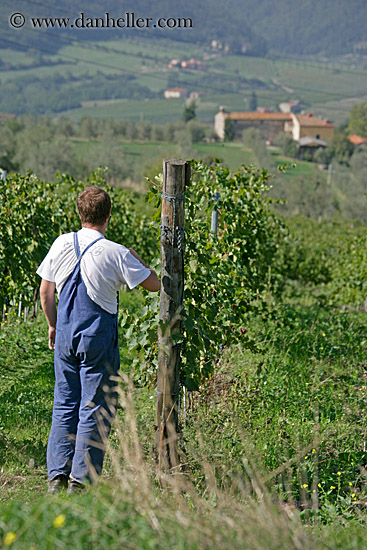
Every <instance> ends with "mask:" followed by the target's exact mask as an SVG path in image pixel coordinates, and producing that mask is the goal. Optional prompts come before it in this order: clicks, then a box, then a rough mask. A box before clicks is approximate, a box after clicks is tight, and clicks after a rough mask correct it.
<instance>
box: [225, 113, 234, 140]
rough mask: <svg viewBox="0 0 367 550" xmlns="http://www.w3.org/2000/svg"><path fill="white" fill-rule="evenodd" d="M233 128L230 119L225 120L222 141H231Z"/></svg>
mask: <svg viewBox="0 0 367 550" xmlns="http://www.w3.org/2000/svg"><path fill="white" fill-rule="evenodd" d="M233 138H234V128H233V122H232V120H231V119H230V118H226V120H225V122H224V141H233Z"/></svg>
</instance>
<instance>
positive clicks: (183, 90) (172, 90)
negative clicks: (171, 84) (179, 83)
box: [165, 88, 187, 92]
mask: <svg viewBox="0 0 367 550" xmlns="http://www.w3.org/2000/svg"><path fill="white" fill-rule="evenodd" d="M165 91H166V92H187V90H186V89H185V88H167V90H165Z"/></svg>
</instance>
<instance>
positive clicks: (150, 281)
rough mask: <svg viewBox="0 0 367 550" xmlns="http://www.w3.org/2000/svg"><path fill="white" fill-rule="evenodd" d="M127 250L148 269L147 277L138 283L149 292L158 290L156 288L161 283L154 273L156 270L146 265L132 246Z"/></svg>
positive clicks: (159, 286) (158, 287)
mask: <svg viewBox="0 0 367 550" xmlns="http://www.w3.org/2000/svg"><path fill="white" fill-rule="evenodd" d="M129 251H130V252H131V254H132V255H133V256H134V258H136V259H137V260H139V262H140V263H142V264H143V266H144V267H146V268H147V269H149V270H150V275H149V277H147V278H146V279H145V280H144V281H143V282H142V283H140V286H142V287H143V288H145V289H146V290H149V292H158V290H159V289H160V288H161V283H160V281H159V279H158V275H157V274H156V272H155V271H154V269H152V268H151V267H149V265H147V264H146V263H145V262H144V261H143V260H142V259H141V258H140V256H139V254H138V253H137V252H135V250H134V249H133V248H129Z"/></svg>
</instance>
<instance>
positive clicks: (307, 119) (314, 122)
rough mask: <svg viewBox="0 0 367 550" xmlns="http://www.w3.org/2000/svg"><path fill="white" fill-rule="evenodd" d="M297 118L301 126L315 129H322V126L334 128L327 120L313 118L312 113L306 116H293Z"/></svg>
mask: <svg viewBox="0 0 367 550" xmlns="http://www.w3.org/2000/svg"><path fill="white" fill-rule="evenodd" d="M293 116H295V117H296V119H297V120H298V122H299V123H300V125H301V126H313V127H317V128H318V127H321V126H324V127H325V126H327V127H328V128H334V124H332V123H331V122H328V121H327V120H322V118H318V117H317V116H313V114H312V113H307V114H306V115H293Z"/></svg>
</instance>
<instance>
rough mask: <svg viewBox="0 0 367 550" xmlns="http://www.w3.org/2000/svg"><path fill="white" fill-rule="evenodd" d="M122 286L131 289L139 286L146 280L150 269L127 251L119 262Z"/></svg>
mask: <svg viewBox="0 0 367 550" xmlns="http://www.w3.org/2000/svg"><path fill="white" fill-rule="evenodd" d="M121 272H122V273H121V274H122V281H121V283H122V284H127V286H128V287H129V288H130V290H131V289H133V288H135V287H136V286H138V285H140V283H142V282H143V281H145V279H147V278H148V277H149V275H150V273H151V271H150V269H148V268H147V267H145V266H144V265H143V264H142V263H141V262H140V261H139V260H137V259H136V258H135V256H133V255H132V254H131V252H130V251H129V252H128V253H127V254H126V255H125V257H124V258H123V260H122V262H121Z"/></svg>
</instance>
